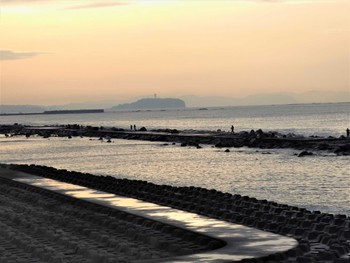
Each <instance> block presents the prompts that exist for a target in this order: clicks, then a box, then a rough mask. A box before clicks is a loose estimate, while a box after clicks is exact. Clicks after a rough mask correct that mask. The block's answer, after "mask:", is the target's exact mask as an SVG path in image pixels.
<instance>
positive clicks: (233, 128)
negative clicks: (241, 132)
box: [231, 125, 235, 133]
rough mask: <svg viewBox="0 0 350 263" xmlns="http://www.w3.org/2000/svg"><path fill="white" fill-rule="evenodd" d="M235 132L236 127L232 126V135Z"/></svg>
mask: <svg viewBox="0 0 350 263" xmlns="http://www.w3.org/2000/svg"><path fill="white" fill-rule="evenodd" d="M234 130H235V126H233V125H232V126H231V133H233V132H234Z"/></svg>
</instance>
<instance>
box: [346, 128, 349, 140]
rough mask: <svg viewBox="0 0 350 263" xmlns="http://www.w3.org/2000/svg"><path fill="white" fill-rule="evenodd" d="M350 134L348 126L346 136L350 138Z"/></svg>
mask: <svg viewBox="0 0 350 263" xmlns="http://www.w3.org/2000/svg"><path fill="white" fill-rule="evenodd" d="M349 136H350V130H349V128H347V129H346V138H349Z"/></svg>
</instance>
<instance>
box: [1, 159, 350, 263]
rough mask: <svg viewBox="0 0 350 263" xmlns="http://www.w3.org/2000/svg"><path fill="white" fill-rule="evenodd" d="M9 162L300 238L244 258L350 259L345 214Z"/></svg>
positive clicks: (339, 262) (288, 261) (342, 262)
mask: <svg viewBox="0 0 350 263" xmlns="http://www.w3.org/2000/svg"><path fill="white" fill-rule="evenodd" d="M6 167H8V168H11V169H14V170H17V171H23V172H26V173H30V174H35V175H39V176H42V177H47V178H51V179H55V180H58V181H63V182H68V183H71V184H77V185H81V186H85V187H88V188H91V189H96V190H99V191H104V192H107V193H113V194H118V195H122V196H127V197H132V198H136V199H140V200H143V201H147V202H152V203H156V204H160V205H163V206H168V207H173V208H176V209H180V210H184V211H189V212H191V213H197V214H199V215H204V216H207V217H209V218H215V219H219V220H223V221H227V222H231V223H235V224H241V225H245V226H248V227H252V228H256V229H260V230H263V231H268V232H272V233H276V234H279V235H284V236H288V237H292V238H294V239H296V240H297V241H298V245H297V246H296V247H295V248H293V249H290V250H288V251H285V252H284V253H275V254H272V255H269V256H265V257H261V258H255V259H246V260H242V261H241V262H255V263H262V262H270V263H272V262H283V263H292V262H293V263H295V262H297V263H303V262H320V263H333V262H334V263H349V262H350V259H349V253H350V218H349V217H348V216H347V215H334V214H327V213H322V212H320V211H308V210H306V209H304V208H299V207H295V206H289V205H286V204H278V203H276V202H272V201H267V200H258V199H256V198H253V197H248V196H241V195H232V194H229V193H223V192H219V191H216V190H214V189H205V188H200V187H173V186H169V185H156V184H153V183H148V182H146V181H140V180H127V179H117V178H114V177H111V176H95V175H91V174H85V173H79V172H70V171H67V170H57V169H55V168H51V167H45V166H35V165H30V166H28V165H6Z"/></svg>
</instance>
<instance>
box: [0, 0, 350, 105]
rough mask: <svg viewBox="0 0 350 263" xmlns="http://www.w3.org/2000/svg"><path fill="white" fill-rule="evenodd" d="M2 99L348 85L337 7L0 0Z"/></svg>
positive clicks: (342, 6) (343, 6) (337, 2)
mask: <svg viewBox="0 0 350 263" xmlns="http://www.w3.org/2000/svg"><path fill="white" fill-rule="evenodd" d="M0 8H1V21H0V55H1V58H0V59H1V61H0V63H1V68H0V74H1V80H0V85H1V86H0V102H1V103H2V104H40V105H49V104H64V103H71V102H82V101H94V100H103V99H112V100H113V99H116V100H120V99H127V98H130V97H134V96H142V95H152V94H154V93H157V94H159V95H160V96H162V97H168V96H175V97H176V96H182V95H190V94H192V95H198V96H208V95H216V96H228V97H242V96H246V95H250V94H254V93H270V92H296V93H300V92H305V91H310V90H320V91H327V90H332V91H347V90H349V72H350V68H349V23H350V21H349V9H350V4H349V1H347V0H345V1H344V0H329V1H326V0H323V1H321V0H319V1H318V0H309V1H306V0H289V1H288V0H284V1H283V0H281V1H258V0H256V1H254V0H245V1H244V0H242V1H240V0H236V1H234V0H232V1H224V0H222V1H220V0H213V1H210V0H203V1H199V0H193V1H191V0H178V1H167V0H160V1H149V0H135V1H113V0H110V1H102V0H100V1H97V0H96V1H93V0H84V1H80V0H76V1H75V0H72V1H58V0H57V1H55V0H22V1H21V0H2V1H1V3H0Z"/></svg>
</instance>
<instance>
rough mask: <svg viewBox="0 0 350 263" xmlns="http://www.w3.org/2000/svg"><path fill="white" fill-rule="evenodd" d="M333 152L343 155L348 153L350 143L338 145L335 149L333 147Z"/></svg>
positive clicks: (349, 152)
mask: <svg viewBox="0 0 350 263" xmlns="http://www.w3.org/2000/svg"><path fill="white" fill-rule="evenodd" d="M334 153H336V154H344V155H348V154H350V144H345V145H341V146H339V147H338V148H337V149H335V151H334Z"/></svg>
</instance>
